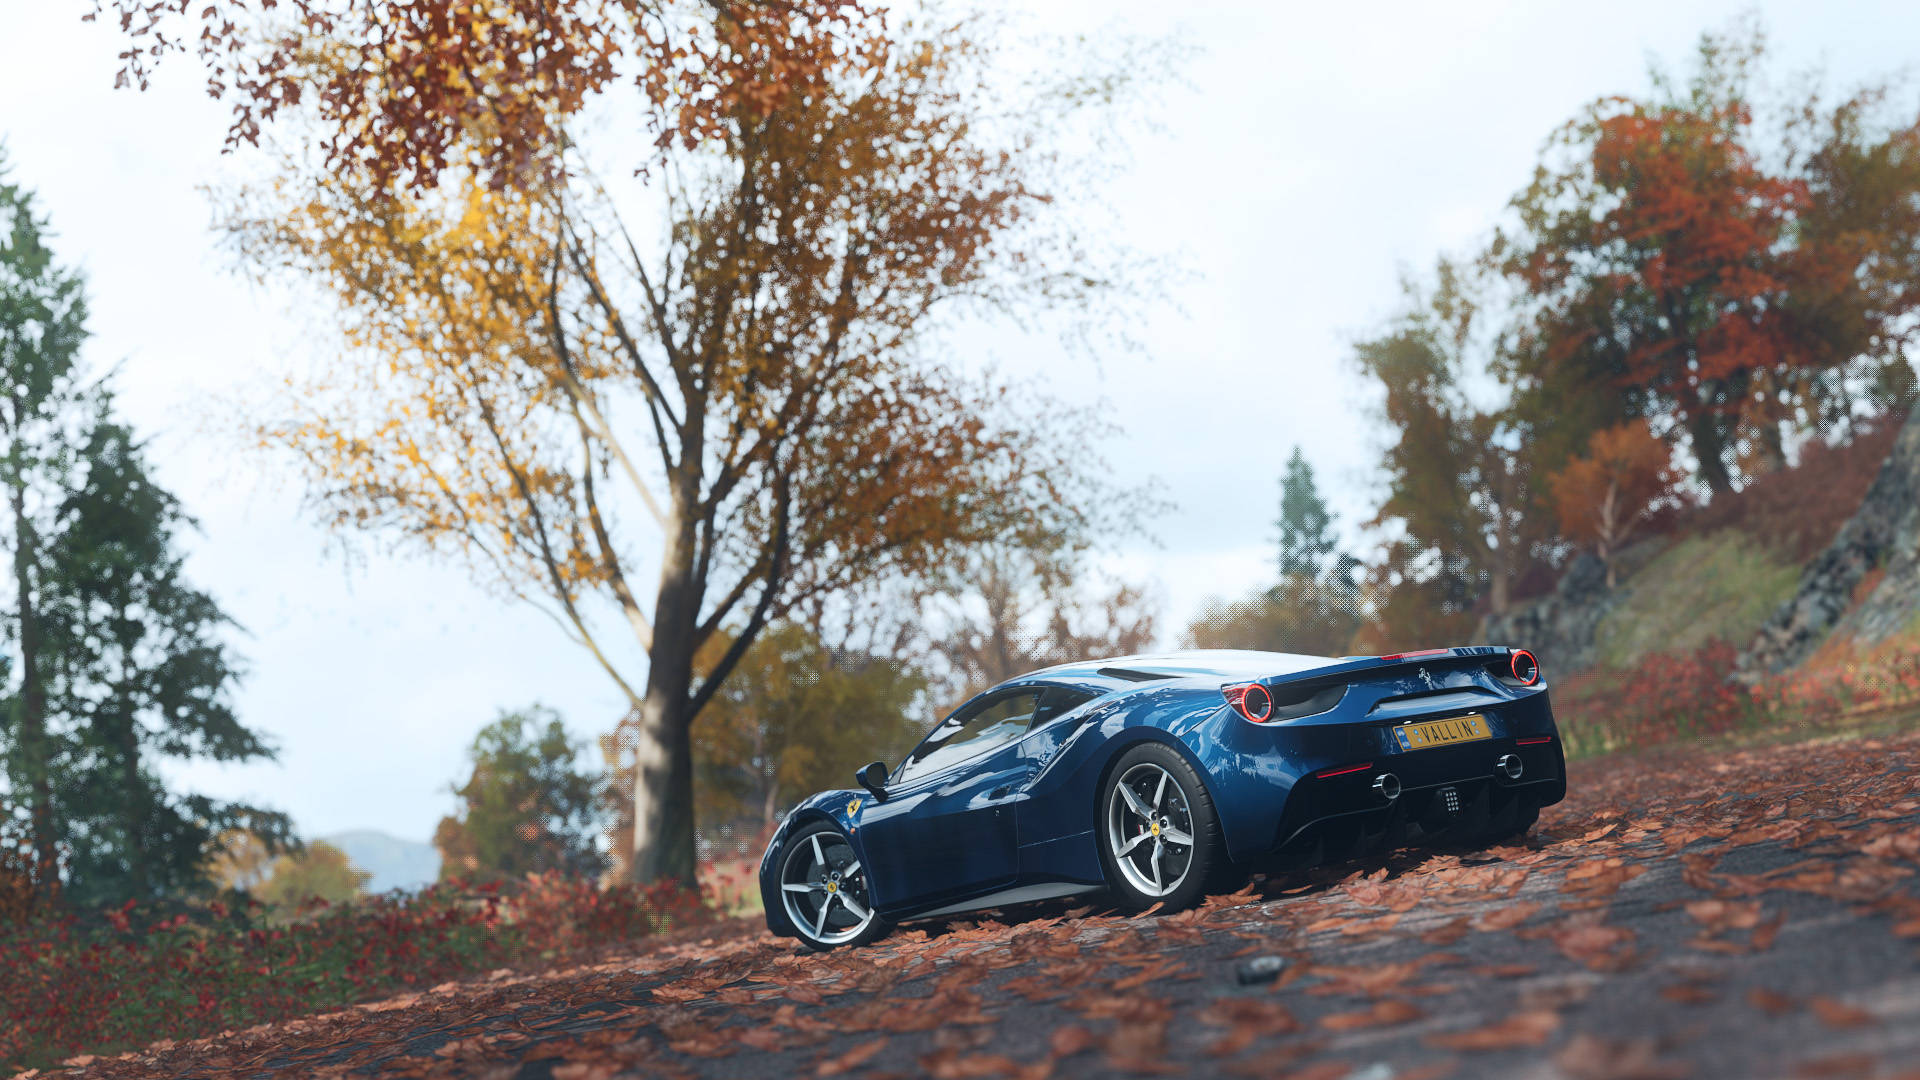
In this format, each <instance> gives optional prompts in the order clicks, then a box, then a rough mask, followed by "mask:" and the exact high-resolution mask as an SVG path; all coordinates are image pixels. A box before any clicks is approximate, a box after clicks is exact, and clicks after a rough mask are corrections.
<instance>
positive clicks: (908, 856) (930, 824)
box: [858, 688, 1040, 908]
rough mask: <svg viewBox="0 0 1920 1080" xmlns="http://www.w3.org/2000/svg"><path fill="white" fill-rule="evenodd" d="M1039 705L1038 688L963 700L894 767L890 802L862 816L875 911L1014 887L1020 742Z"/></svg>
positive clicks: (1023, 766) (872, 807) (1022, 770)
mask: <svg viewBox="0 0 1920 1080" xmlns="http://www.w3.org/2000/svg"><path fill="white" fill-rule="evenodd" d="M1039 706H1040V690H1039V689H1037V688H1017V689H1014V690H1009V691H1003V692H1001V693H998V694H993V695H991V696H988V697H983V698H981V699H978V700H976V701H972V702H968V703H967V704H966V705H965V706H963V707H961V708H960V709H959V710H958V711H956V712H955V713H954V714H953V715H952V716H949V717H948V718H947V719H946V720H944V721H942V722H941V723H940V724H939V725H938V726H937V727H935V728H934V729H933V731H932V732H931V733H929V734H928V735H927V737H926V739H925V740H923V741H922V742H921V744H920V745H919V746H918V747H916V748H914V751H913V753H911V754H909V755H908V756H907V759H906V760H905V761H903V762H901V764H900V768H899V769H897V770H895V772H894V776H893V777H891V778H889V780H888V784H887V792H888V794H887V800H886V801H885V802H883V803H875V804H870V805H869V806H868V807H867V808H865V809H863V810H862V812H861V814H860V815H859V824H858V828H859V830H860V833H861V839H862V844H863V846H864V847H865V848H866V852H867V861H868V863H869V864H870V865H869V868H868V872H869V874H871V875H872V876H871V878H870V879H869V880H871V881H872V882H873V885H874V890H875V899H876V901H877V902H878V903H881V904H883V905H884V906H886V907H888V908H907V907H923V906H926V905H929V904H937V903H939V902H940V901H943V900H948V899H956V900H957V899H963V898H965V897H969V896H974V895H978V894H980V893H984V892H988V891H991V890H993V889H995V888H998V887H1000V886H1002V885H1005V884H1007V883H1009V882H1011V881H1012V880H1013V876H1014V871H1015V869H1016V866H1017V861H1016V860H1017V852H1016V847H1015V841H1016V834H1015V831H1014V829H1015V821H1014V812H1013V803H1014V800H1015V799H1016V798H1018V797H1019V794H1020V781H1021V779H1022V778H1023V777H1024V776H1025V775H1026V771H1027V762H1026V760H1025V758H1024V757H1023V756H1022V753H1021V748H1020V738H1021V736H1023V735H1025V734H1026V733H1027V731H1028V729H1029V727H1030V726H1031V723H1032V719H1033V716H1034V714H1035V713H1036V712H1037V711H1038V710H1039Z"/></svg>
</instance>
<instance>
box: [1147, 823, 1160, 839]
mask: <svg viewBox="0 0 1920 1080" xmlns="http://www.w3.org/2000/svg"><path fill="white" fill-rule="evenodd" d="M1147 828H1149V829H1151V830H1152V831H1153V835H1155V836H1159V835H1160V823H1159V822H1157V821H1156V822H1154V823H1153V824H1151V825H1149V826H1147Z"/></svg>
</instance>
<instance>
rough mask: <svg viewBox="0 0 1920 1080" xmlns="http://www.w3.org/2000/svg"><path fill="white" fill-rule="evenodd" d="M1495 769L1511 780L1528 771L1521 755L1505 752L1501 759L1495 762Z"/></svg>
mask: <svg viewBox="0 0 1920 1080" xmlns="http://www.w3.org/2000/svg"><path fill="white" fill-rule="evenodd" d="M1493 771H1494V772H1497V773H1499V774H1500V775H1501V776H1504V777H1506V778H1507V779H1509V780H1518V779H1520V774H1521V773H1524V772H1526V771H1527V766H1526V763H1525V762H1523V761H1521V760H1520V757H1519V755H1517V754H1504V755H1502V756H1501V758H1500V760H1499V761H1496V762H1494V763H1493Z"/></svg>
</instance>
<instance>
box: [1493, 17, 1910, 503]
mask: <svg viewBox="0 0 1920 1080" xmlns="http://www.w3.org/2000/svg"><path fill="white" fill-rule="evenodd" d="M1763 56H1764V49H1763V41H1762V38H1761V36H1760V33H1759V31H1758V29H1757V28H1756V27H1755V26H1753V25H1751V24H1747V25H1742V26H1739V27H1736V28H1735V29H1734V30H1733V31H1732V32H1730V33H1727V34H1709V35H1707V36H1705V37H1704V38H1703V39H1702V41H1701V44H1700V48H1699V53H1698V60H1697V66H1696V67H1695V69H1694V71H1693V73H1692V74H1691V76H1690V77H1689V78H1687V79H1685V80H1684V81H1682V80H1677V79H1674V78H1672V77H1670V76H1668V75H1666V74H1664V73H1662V72H1660V71H1658V70H1656V71H1655V72H1654V80H1653V92H1652V93H1651V94H1650V95H1648V96H1645V97H1641V98H1631V97H1611V98H1605V99H1602V100H1600V101H1597V102H1595V103H1594V104H1592V105H1591V106H1589V107H1588V108H1586V109H1585V110H1583V111H1582V112H1581V114H1580V115H1579V116H1577V117H1576V118H1575V119H1574V120H1572V121H1570V122H1569V123H1568V124H1567V125H1566V126H1564V127H1563V128H1562V129H1561V130H1560V131H1559V132H1557V133H1556V134H1555V136H1554V137H1553V139H1552V141H1551V142H1550V144H1549V146H1548V149H1547V152H1546V155H1545V157H1544V159H1543V162H1542V164H1541V166H1540V168H1539V170H1538V171H1537V173H1536V176H1535V179H1534V181H1533V182H1532V183H1531V184H1530V185H1529V186H1528V187H1527V188H1525V189H1524V190H1523V191H1521V192H1520V193H1519V194H1518V195H1517V196H1516V197H1515V198H1514V200H1513V204H1512V206H1513V210H1514V216H1515V223H1514V224H1513V225H1512V226H1510V227H1509V228H1508V229H1507V230H1505V231H1503V233H1502V235H1501V236H1500V237H1499V238H1498V239H1497V240H1496V242H1495V244H1494V246H1493V248H1492V250H1491V251H1490V253H1489V258H1490V260H1491V261H1492V262H1493V263H1495V264H1497V265H1498V266H1500V268H1501V269H1502V270H1503V271H1504V272H1505V273H1506V274H1507V275H1509V277H1510V278H1511V280H1512V281H1513V282H1514V283H1515V285H1516V286H1517V288H1518V290H1519V292H1520V294H1521V296H1522V298H1523V308H1524V310H1523V313H1522V320H1521V323H1520V325H1519V326H1518V327H1517V328H1516V333H1515V341H1516V343H1517V345H1518V347H1517V348H1515V349H1514V351H1513V354H1512V359H1513V364H1512V367H1511V376H1512V377H1513V381H1514V384H1515V387H1516V390H1517V391H1518V400H1519V401H1520V403H1521V407H1522V408H1523V409H1524V408H1532V409H1533V410H1535V411H1539V412H1547V411H1551V410H1555V409H1561V408H1567V409H1570V410H1571V411H1572V413H1573V415H1572V416H1570V417H1569V420H1571V421H1573V422H1571V423H1566V424H1562V425H1560V426H1559V427H1558V428H1557V430H1556V431H1554V432H1551V433H1549V437H1550V438H1559V439H1563V440H1565V442H1564V443H1563V444H1561V445H1559V446H1558V447H1556V448H1555V449H1554V450H1553V451H1552V452H1550V454H1549V456H1570V455H1571V454H1572V453H1577V452H1578V448H1579V446H1580V444H1581V443H1582V442H1583V441H1584V440H1585V439H1586V438H1588V437H1589V435H1590V434H1591V433H1592V432H1593V431H1595V430H1598V429H1600V428H1603V427H1609V426H1612V425H1613V424H1616V423H1619V422H1622V421H1624V420H1627V419H1630V418H1633V417H1642V418H1647V419H1653V420H1658V421H1661V422H1660V423H1659V424H1658V425H1657V427H1658V428H1660V429H1662V430H1664V431H1666V432H1670V435H1669V438H1670V439H1671V440H1672V441H1673V442H1675V444H1676V445H1677V446H1679V447H1681V448H1684V449H1685V450H1686V451H1687V452H1688V453H1689V454H1690V455H1691V457H1692V459H1693V461H1694V469H1695V473H1696V475H1697V476H1698V478H1699V479H1700V481H1701V482H1703V483H1704V484H1705V485H1706V486H1707V487H1708V488H1709V489H1710V490H1711V491H1712V492H1714V493H1715V494H1719V493H1722V492H1725V491H1727V490H1729V489H1730V488H1731V487H1732V485H1733V484H1734V482H1735V480H1736V478H1737V477H1738V475H1739V474H1740V472H1741V468H1742V462H1749V463H1753V462H1760V463H1778V462H1779V461H1781V460H1782V459H1783V457H1784V443H1785V439H1786V436H1787V435H1788V434H1790V433H1791V432H1792V431H1794V430H1796V429H1800V430H1804V429H1806V428H1809V427H1812V426H1816V425H1818V424H1819V423H1821V421H1822V420H1823V419H1827V420H1830V419H1832V418H1833V417H1834V416H1835V415H1839V416H1841V417H1844V416H1846V415H1850V414H1851V411H1852V409H1853V408H1854V407H1855V406H1856V405H1857V406H1862V407H1867V408H1869V409H1874V410H1882V411H1883V410H1884V409H1886V408H1887V407H1889V406H1892V405H1894V404H1896V403H1897V401H1898V399H1899V397H1900V396H1901V395H1903V394H1905V393H1907V392H1909V391H1910V390H1911V389H1912V387H1913V374H1912V370H1911V368H1910V366H1909V364H1908V359H1907V350H1908V348H1909V347H1910V344H1911V342H1912V340H1913V334H1914V333H1915V322H1914V320H1913V319H1912V318H1911V317H1910V316H1911V314H1912V312H1913V311H1914V310H1915V303H1916V300H1920V293H1916V291H1915V290H1916V287H1917V286H1920V276H1917V274H1916V271H1920V264H1916V260H1915V256H1914V255H1913V252H1914V250H1915V241H1916V239H1917V238H1920V153H1916V150H1917V149H1920V143H1916V136H1917V134H1920V128H1916V126H1915V125H1914V123H1913V121H1912V119H1911V118H1910V117H1909V118H1904V119H1902V120H1900V121H1899V122H1896V123H1892V124H1888V123H1885V122H1884V121H1883V120H1882V114H1883V112H1884V110H1881V109H1878V108H1877V107H1876V106H1877V105H1878V103H1879V102H1880V101H1882V99H1883V95H1882V92H1881V91H1877V90H1870V91H1867V92H1864V93H1863V94H1861V95H1858V96H1856V97H1854V98H1852V99H1850V100H1848V101H1846V102H1844V103H1843V104H1841V105H1839V106H1838V107H1834V108H1826V107H1824V106H1823V105H1822V104H1821V102H1820V101H1819V99H1818V98H1817V96H1816V97H1814V98H1812V99H1810V100H1808V101H1806V102H1803V103H1800V104H1799V105H1797V106H1795V108H1794V110H1793V111H1794V113H1795V119H1794V122H1793V123H1791V124H1787V125H1784V126H1780V127H1779V129H1778V130H1773V129H1771V128H1769V127H1768V126H1767V125H1765V124H1764V123H1763V122H1762V120H1761V119H1759V114H1760V109H1759V106H1758V105H1757V104H1756V97H1757V94H1756V92H1755V84H1756V78H1757V71H1758V67H1759V64H1760V61H1761V59H1762V57H1763Z"/></svg>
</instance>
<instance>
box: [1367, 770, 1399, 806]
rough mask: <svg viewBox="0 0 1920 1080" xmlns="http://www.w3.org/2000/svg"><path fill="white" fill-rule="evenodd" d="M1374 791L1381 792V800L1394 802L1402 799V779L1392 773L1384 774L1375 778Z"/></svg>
mask: <svg viewBox="0 0 1920 1080" xmlns="http://www.w3.org/2000/svg"><path fill="white" fill-rule="evenodd" d="M1373 790H1374V791H1377V792H1379V793H1380V797H1381V798H1383V799H1385V800H1387V801H1388V802H1392V801H1393V800H1395V799H1397V798H1399V797H1400V778H1399V777H1397V776H1395V775H1393V774H1392V773H1390V772H1383V773H1381V774H1380V775H1379V776H1376V777H1374V778H1373Z"/></svg>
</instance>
